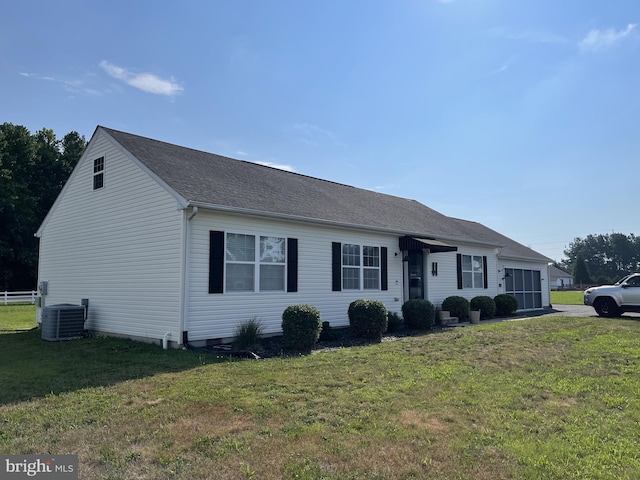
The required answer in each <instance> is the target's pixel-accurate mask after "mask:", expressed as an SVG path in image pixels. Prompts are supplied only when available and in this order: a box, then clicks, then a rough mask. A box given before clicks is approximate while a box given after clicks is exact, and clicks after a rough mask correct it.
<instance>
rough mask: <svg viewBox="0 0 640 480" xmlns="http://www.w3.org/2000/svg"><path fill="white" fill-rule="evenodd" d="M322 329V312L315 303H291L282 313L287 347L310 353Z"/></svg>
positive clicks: (283, 337)
mask: <svg viewBox="0 0 640 480" xmlns="http://www.w3.org/2000/svg"><path fill="white" fill-rule="evenodd" d="M320 330H322V320H321V319H320V312H319V311H318V309H317V308H316V307H314V306H313V305H290V306H289V307H287V308H286V309H285V310H284V312H283V313H282V342H283V344H284V346H285V348H289V349H291V350H294V351H296V352H300V353H309V352H310V351H311V350H312V349H313V347H314V345H315V344H316V342H317V341H318V338H319V337H320Z"/></svg>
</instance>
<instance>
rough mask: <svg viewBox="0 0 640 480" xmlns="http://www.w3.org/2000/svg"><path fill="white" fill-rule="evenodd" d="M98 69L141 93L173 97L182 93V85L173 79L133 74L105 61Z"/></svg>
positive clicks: (151, 74) (148, 74) (146, 74)
mask: <svg viewBox="0 0 640 480" xmlns="http://www.w3.org/2000/svg"><path fill="white" fill-rule="evenodd" d="M100 68H102V69H103V70H104V71H105V72H107V73H108V74H109V75H110V76H112V77H113V78H117V79H118V80H122V81H123V82H125V83H126V84H127V85H130V86H132V87H134V88H137V89H139V90H142V91H143V92H147V93H153V94H156V95H167V96H169V97H173V96H175V95H179V94H180V93H182V92H183V91H184V88H183V87H182V85H180V84H179V83H178V82H176V81H175V79H174V78H173V77H172V78H169V79H166V78H160V77H159V76H157V75H154V74H153V73H133V72H131V71H129V70H126V69H124V68H122V67H118V66H117V65H113V64H111V63H109V62H107V61H106V60H103V61H101V62H100Z"/></svg>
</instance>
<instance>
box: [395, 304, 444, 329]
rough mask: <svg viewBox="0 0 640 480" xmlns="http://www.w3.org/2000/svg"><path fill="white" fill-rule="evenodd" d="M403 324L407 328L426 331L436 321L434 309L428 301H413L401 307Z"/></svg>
mask: <svg viewBox="0 0 640 480" xmlns="http://www.w3.org/2000/svg"><path fill="white" fill-rule="evenodd" d="M402 316H403V317H404V323H405V324H406V325H407V327H409V328H414V329H417V330H428V329H429V328H431V327H433V325H434V324H435V320H436V309H435V308H434V306H433V303H431V302H430V301H429V300H420V299H413V300H409V301H407V302H404V304H403V305H402Z"/></svg>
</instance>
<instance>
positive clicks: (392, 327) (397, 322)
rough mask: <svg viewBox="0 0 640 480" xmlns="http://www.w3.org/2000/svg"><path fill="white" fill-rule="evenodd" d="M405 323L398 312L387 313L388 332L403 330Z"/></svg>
mask: <svg viewBox="0 0 640 480" xmlns="http://www.w3.org/2000/svg"><path fill="white" fill-rule="evenodd" d="M403 324H404V322H403V321H402V317H401V316H400V315H398V314H397V313H396V312H387V332H397V331H399V330H400V329H401V328H402V325H403Z"/></svg>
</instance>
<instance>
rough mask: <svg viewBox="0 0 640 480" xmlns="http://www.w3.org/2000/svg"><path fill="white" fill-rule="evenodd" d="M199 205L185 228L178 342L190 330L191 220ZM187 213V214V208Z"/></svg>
mask: <svg viewBox="0 0 640 480" xmlns="http://www.w3.org/2000/svg"><path fill="white" fill-rule="evenodd" d="M198 210H199V209H198V207H196V206H194V207H193V208H192V209H191V213H190V214H189V216H187V217H186V221H185V229H184V232H185V234H184V244H183V245H184V258H183V262H184V267H183V269H182V271H183V276H182V316H181V317H180V338H178V344H179V345H182V344H183V332H185V331H188V328H189V325H188V318H189V285H190V284H191V281H190V280H191V220H193V217H195V216H196V215H197V214H198ZM184 211H185V214H186V210H184Z"/></svg>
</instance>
